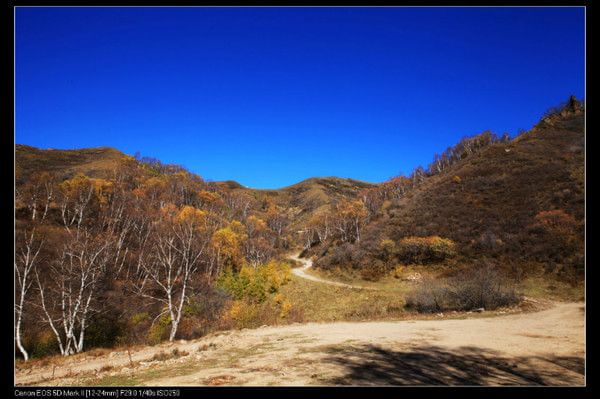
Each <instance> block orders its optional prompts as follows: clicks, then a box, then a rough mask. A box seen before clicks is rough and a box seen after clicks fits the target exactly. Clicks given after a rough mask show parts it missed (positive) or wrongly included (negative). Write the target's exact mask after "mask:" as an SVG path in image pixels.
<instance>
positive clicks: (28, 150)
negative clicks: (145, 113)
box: [15, 144, 126, 184]
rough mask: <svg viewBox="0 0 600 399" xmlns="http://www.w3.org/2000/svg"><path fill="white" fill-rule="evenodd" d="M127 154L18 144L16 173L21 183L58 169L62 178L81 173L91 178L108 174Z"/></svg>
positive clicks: (57, 171) (16, 149) (109, 150)
mask: <svg viewBox="0 0 600 399" xmlns="http://www.w3.org/2000/svg"><path fill="white" fill-rule="evenodd" d="M125 157H126V155H125V154H124V153H122V152H121V151H119V150H116V149H114V148H110V147H98V148H82V149H78V150H42V149H39V148H35V147H31V146H27V145H21V144H17V145H16V146H15V174H16V180H17V184H20V183H23V182H25V181H27V178H28V177H29V176H30V175H31V174H32V173H34V172H41V171H46V172H54V173H57V174H58V175H59V176H60V177H62V178H65V179H66V178H69V177H72V176H74V175H76V174H78V173H83V174H85V175H88V176H90V177H107V176H109V175H110V172H111V171H112V170H113V169H114V168H115V167H116V166H117V165H118V162H119V161H120V160H122V159H124V158H125Z"/></svg>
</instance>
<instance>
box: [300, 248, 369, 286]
mask: <svg viewBox="0 0 600 399" xmlns="http://www.w3.org/2000/svg"><path fill="white" fill-rule="evenodd" d="M299 255H300V254H299V253H298V254H295V255H292V256H290V259H292V260H295V261H297V262H300V263H302V264H303V265H304V266H302V267H298V268H295V269H292V273H294V274H295V275H296V276H298V277H300V278H304V279H306V280H311V281H316V282H318V283H323V284H329V285H337V286H338V287H346V288H356V289H363V290H374V288H371V287H362V286H359V285H350V284H345V283H340V282H338V281H332V280H326V279H324V278H320V277H317V276H313V275H312V274H308V273H306V271H307V270H308V269H310V268H311V267H312V265H313V262H312V260H311V259H303V258H300V257H299Z"/></svg>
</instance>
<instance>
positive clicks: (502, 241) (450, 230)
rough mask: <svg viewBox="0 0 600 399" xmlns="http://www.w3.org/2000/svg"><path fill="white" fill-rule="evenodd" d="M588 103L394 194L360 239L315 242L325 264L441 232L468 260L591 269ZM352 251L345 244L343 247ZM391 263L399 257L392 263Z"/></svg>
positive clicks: (374, 254) (357, 261) (358, 262)
mask: <svg viewBox="0 0 600 399" xmlns="http://www.w3.org/2000/svg"><path fill="white" fill-rule="evenodd" d="M584 117H585V115H584V110H583V108H582V105H581V104H580V103H578V102H575V103H571V104H570V105H568V106H566V107H565V108H564V109H562V110H560V111H556V112H554V113H553V114H551V115H550V116H548V117H544V118H542V120H541V121H540V122H539V123H538V124H537V125H536V126H535V127H534V128H533V129H531V130H530V131H528V132H526V133H524V134H522V135H520V136H518V137H517V138H515V139H514V140H510V141H507V142H497V143H494V144H491V145H490V146H489V147H487V148H484V149H483V150H481V151H480V152H478V153H476V154H474V155H472V156H469V157H466V158H465V159H462V160H460V161H458V162H457V163H456V164H454V165H453V166H451V167H450V168H448V169H447V170H444V171H443V172H442V173H439V174H436V175H432V176H429V177H427V178H425V179H424V180H423V182H422V183H421V184H420V185H419V186H417V187H416V188H414V189H412V190H409V191H408V192H407V193H406V195H405V196H403V197H402V198H401V199H398V200H392V201H388V202H387V203H386V204H384V206H383V207H382V209H381V210H380V211H379V212H377V213H376V214H375V215H374V216H373V217H372V218H371V221H370V222H369V223H368V224H367V225H366V226H365V227H364V231H363V233H362V236H363V237H364V239H363V240H362V241H361V242H360V243H355V245H351V246H347V247H348V248H347V250H346V251H345V252H346V255H345V256H342V255H341V253H340V252H339V251H342V250H341V249H339V248H340V246H338V245H337V244H336V243H328V244H327V245H322V246H321V247H319V248H318V249H316V250H315V253H316V254H317V255H320V256H321V259H320V261H318V262H317V266H321V267H325V268H330V267H332V266H334V265H336V264H337V262H336V261H335V259H333V258H332V257H333V254H334V253H335V252H336V250H338V253H337V255H336V256H337V258H338V259H345V260H344V261H345V262H347V261H348V258H352V261H351V262H347V263H353V264H354V266H355V267H357V268H361V267H368V266H365V265H368V263H369V262H367V261H365V258H381V249H380V247H379V246H380V243H381V242H382V240H384V239H391V240H392V241H394V242H398V241H399V240H401V239H402V238H404V237H410V236H419V237H425V236H441V237H445V238H449V239H451V240H453V241H454V242H456V244H457V248H458V252H459V254H460V255H461V256H462V258H463V260H468V261H473V260H477V259H482V258H484V257H492V258H499V259H503V262H502V263H504V264H507V262H506V261H508V263H515V262H516V263H519V262H520V263H529V265H528V266H527V267H534V265H533V264H531V262H534V263H535V262H538V263H539V265H538V266H539V267H542V264H543V267H545V268H546V269H549V271H562V270H563V269H567V268H569V269H570V272H573V271H574V270H573V269H576V271H577V273H581V272H582V271H583V253H584V252H583V229H584V198H585V192H584V152H585V148H584ZM343 252H344V251H343ZM390 266H391V265H390Z"/></svg>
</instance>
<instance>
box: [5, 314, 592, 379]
mask: <svg viewBox="0 0 600 399" xmlns="http://www.w3.org/2000/svg"><path fill="white" fill-rule="evenodd" d="M473 316H475V315H473ZM479 316H480V315H476V317H473V318H466V319H448V318H443V317H440V318H438V319H434V320H405V321H393V322H390V321H386V322H335V323H309V324H295V325H289V326H273V327H266V326H265V327H262V328H259V329H253V330H248V329H245V330H241V331H230V332H225V333H217V334H212V335H210V336H207V337H204V338H202V339H198V340H194V341H177V342H174V343H167V344H162V345H157V346H152V347H141V348H137V349H132V350H131V361H130V358H129V355H128V353H127V351H121V352H108V353H105V354H102V355H100V356H96V357H92V356H89V355H86V354H82V355H78V356H77V357H73V358H68V359H62V358H61V359H58V360H55V361H52V362H49V364H46V365H36V366H33V367H32V366H27V368H24V366H23V365H20V366H19V367H18V369H17V371H16V376H15V383H16V384H18V385H149V386H184V385H193V386H196V385H260V386H268V385H286V386H290V385H313V386H314V385H440V384H442V385H540V384H541V385H584V384H585V377H584V357H585V337H584V333H585V329H584V304H583V303H554V304H552V306H551V307H550V308H547V309H545V310H541V311H539V312H534V313H530V312H526V313H517V314H506V315H496V316H493V317H479ZM175 349H176V350H177V351H175V352H173V351H174V350H175Z"/></svg>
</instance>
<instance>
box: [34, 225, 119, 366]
mask: <svg viewBox="0 0 600 399" xmlns="http://www.w3.org/2000/svg"><path fill="white" fill-rule="evenodd" d="M111 244H113V239H112V237H111V236H110V235H109V234H98V235H96V236H93V235H92V234H91V233H90V231H88V230H86V229H79V230H78V232H77V234H68V235H67V239H66V240H65V243H64V245H63V247H62V250H61V251H60V254H61V256H60V258H59V259H58V260H57V261H55V262H54V264H52V265H51V266H50V269H49V271H48V273H46V275H45V276H44V277H45V278H44V279H43V280H42V279H40V275H39V273H37V270H36V281H37V286H38V292H39V296H40V303H41V307H42V309H43V312H44V319H45V321H46V322H47V323H48V324H49V325H50V327H51V329H52V331H53V332H54V334H55V336H56V340H57V343H58V346H59V349H60V352H61V354H62V355H64V356H67V355H71V354H73V353H74V352H77V353H79V352H81V351H83V344H84V339H85V330H86V328H87V327H88V325H87V322H88V320H89V316H90V314H91V312H92V311H93V310H94V309H93V307H92V305H93V300H94V299H96V296H97V292H98V285H99V283H100V281H101V279H102V277H103V276H104V273H105V271H106V265H107V263H108V262H109V260H110V259H111V258H112V256H111V254H110V252H111V251H110V250H109V247H110V246H111ZM59 330H61V331H59Z"/></svg>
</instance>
